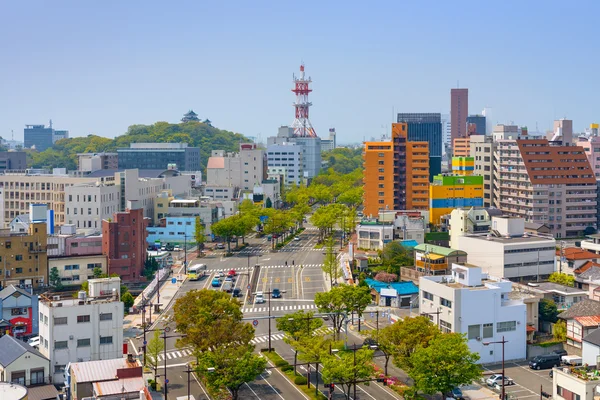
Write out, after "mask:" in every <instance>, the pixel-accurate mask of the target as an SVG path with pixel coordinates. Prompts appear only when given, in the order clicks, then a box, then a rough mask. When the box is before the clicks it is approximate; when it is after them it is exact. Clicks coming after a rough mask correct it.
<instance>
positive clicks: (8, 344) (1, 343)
mask: <svg viewBox="0 0 600 400" xmlns="http://www.w3.org/2000/svg"><path fill="white" fill-rule="evenodd" d="M28 352H29V353H31V354H35V355H36V356H38V357H41V358H43V359H45V360H47V358H46V357H44V355H43V354H42V353H40V352H39V351H37V350H36V349H34V348H33V347H31V346H30V345H28V344H27V343H25V342H22V341H20V340H17V339H15V338H14V337H12V336H10V335H4V336H2V337H0V365H2V366H3V367H4V368H6V367H8V366H9V365H10V364H12V363H13V361H15V360H16V359H17V358H19V357H21V356H22V355H23V354H25V353H28Z"/></svg>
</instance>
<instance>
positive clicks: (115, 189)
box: [65, 183, 121, 230]
mask: <svg viewBox="0 0 600 400" xmlns="http://www.w3.org/2000/svg"><path fill="white" fill-rule="evenodd" d="M120 208H121V187H120V185H114V184H113V183H111V184H103V183H81V184H77V185H71V186H68V187H66V188H65V219H66V223H67V224H69V225H74V226H75V227H76V228H77V229H95V230H100V229H102V220H104V219H107V218H110V217H111V216H112V215H113V214H114V213H116V212H118V211H120Z"/></svg>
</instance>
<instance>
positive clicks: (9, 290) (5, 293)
mask: <svg viewBox="0 0 600 400" xmlns="http://www.w3.org/2000/svg"><path fill="white" fill-rule="evenodd" d="M15 292H19V293H21V294H22V295H23V296H27V297H31V293H28V292H26V291H25V290H23V289H21V288H18V287H15V286H14V285H9V286H7V287H5V288H4V289H2V290H0V299H6V298H7V297H9V296H12V294H13V293H15Z"/></svg>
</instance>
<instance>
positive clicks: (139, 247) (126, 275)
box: [102, 204, 148, 282]
mask: <svg viewBox="0 0 600 400" xmlns="http://www.w3.org/2000/svg"><path fill="white" fill-rule="evenodd" d="M129 206H130V207H131V208H133V209H131V208H127V209H126V211H125V212H118V213H115V214H114V215H113V218H112V220H103V221H102V254H104V255H105V256H106V259H107V262H108V273H109V274H119V276H120V277H121V280H123V281H125V282H135V281H139V280H140V279H141V277H142V270H143V269H144V261H145V260H146V248H147V246H146V236H147V232H146V227H147V225H148V223H147V220H145V219H144V209H143V208H135V207H132V205H131V204H129Z"/></svg>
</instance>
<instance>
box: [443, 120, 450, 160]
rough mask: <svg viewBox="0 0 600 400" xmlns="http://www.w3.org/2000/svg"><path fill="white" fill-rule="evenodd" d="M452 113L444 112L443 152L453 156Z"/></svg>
mask: <svg viewBox="0 0 600 400" xmlns="http://www.w3.org/2000/svg"><path fill="white" fill-rule="evenodd" d="M451 126H452V124H451V123H450V114H442V154H448V155H449V156H452V151H451V150H450V149H451V148H452V133H451Z"/></svg>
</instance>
